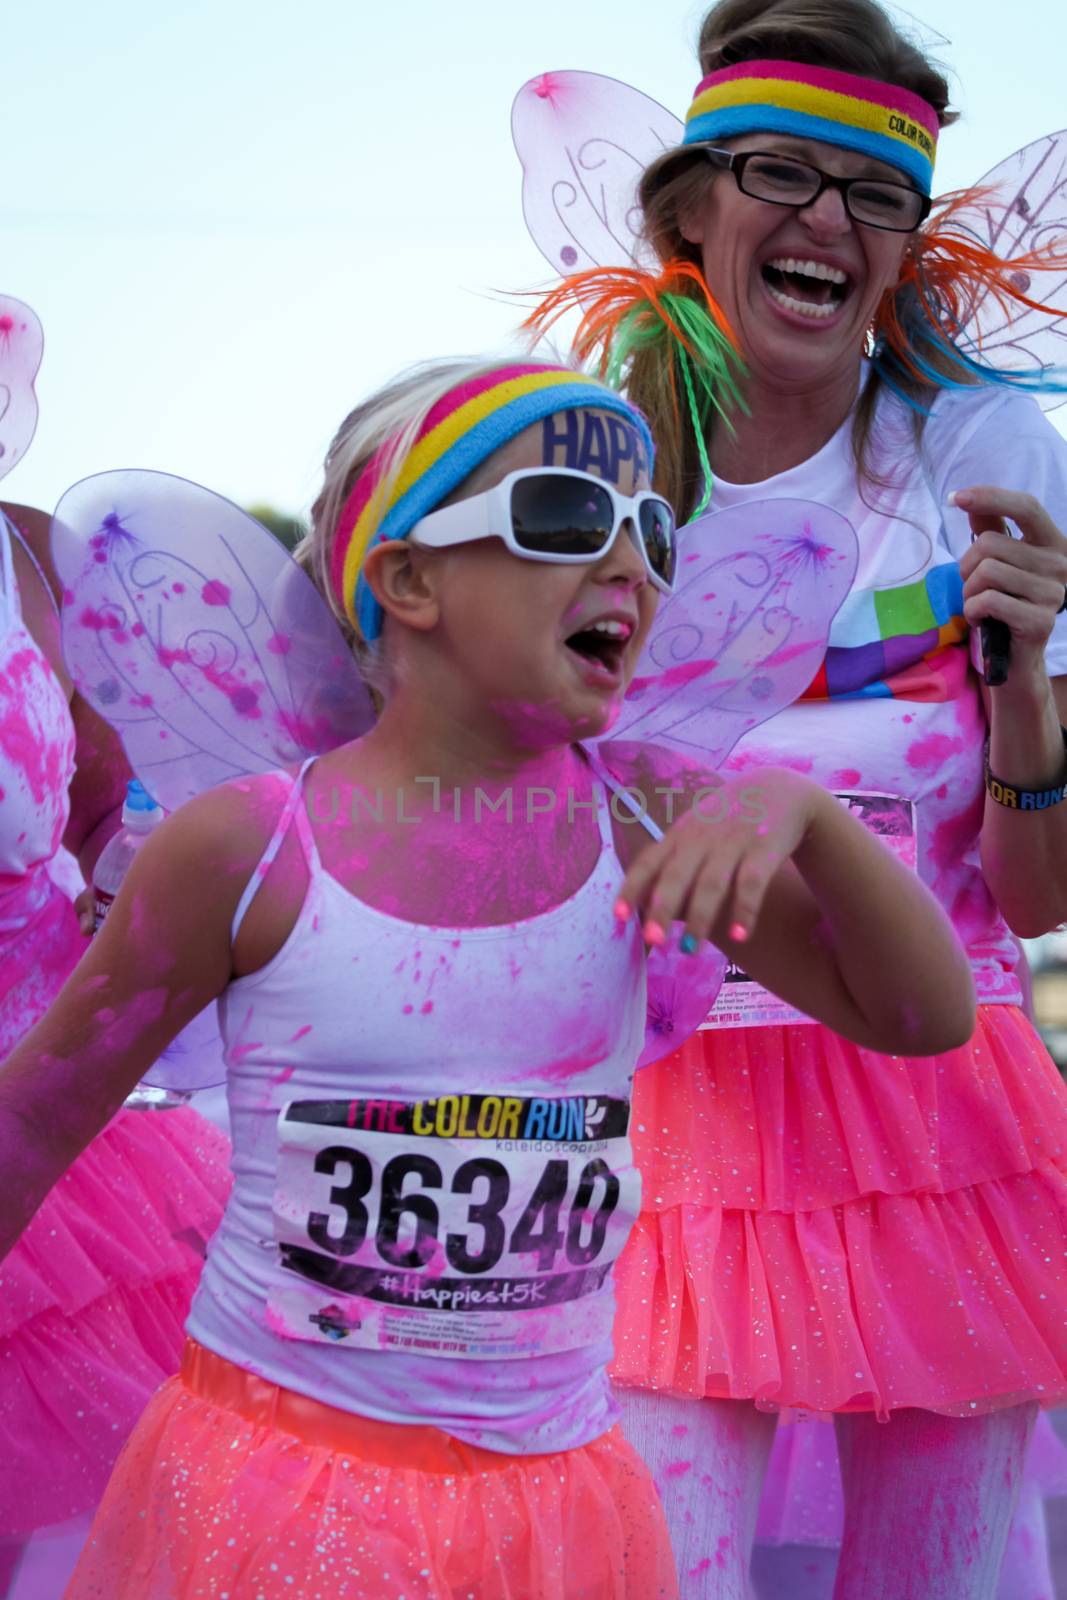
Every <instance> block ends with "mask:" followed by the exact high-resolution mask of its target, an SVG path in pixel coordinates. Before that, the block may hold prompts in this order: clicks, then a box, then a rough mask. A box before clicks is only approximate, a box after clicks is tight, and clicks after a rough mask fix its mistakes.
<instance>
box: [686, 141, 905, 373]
mask: <svg viewBox="0 0 1067 1600" xmlns="http://www.w3.org/2000/svg"><path fill="white" fill-rule="evenodd" d="M724 147H725V148H728V149H731V150H737V151H746V150H767V151H772V152H774V153H775V154H777V155H787V156H792V157H794V158H795V159H796V160H798V161H806V162H808V163H810V165H812V166H814V167H818V168H819V169H820V171H822V172H825V173H827V174H828V175H830V176H832V177H838V178H879V179H884V180H888V181H889V182H893V183H901V182H903V181H905V180H904V179H903V178H902V175H901V174H900V173H899V172H897V171H896V170H895V168H893V167H890V166H887V165H886V164H885V163H884V162H881V161H874V160H872V159H871V158H870V157H868V156H865V155H863V154H861V153H860V152H858V151H853V150H844V149H841V148H839V147H838V146H837V145H831V144H822V143H820V142H819V141H817V140H814V139H797V138H791V137H788V136H786V135H783V134H772V133H753V134H746V135H744V136H742V137H739V138H737V139H732V140H727V141H725V142H724ZM679 221H680V227H681V232H682V235H683V237H684V238H685V239H687V240H688V241H689V243H691V244H694V245H696V246H697V247H698V248H699V249H700V251H701V255H702V264H703V269H704V276H705V277H706V279H707V281H708V286H709V288H710V289H711V291H712V293H713V295H714V296H715V298H716V300H717V301H718V302H719V304H720V306H721V307H722V309H723V311H724V313H725V315H726V317H727V320H728V321H729V323H730V325H731V327H732V328H733V330H734V332H735V333H736V334H737V337H738V339H739V341H740V344H741V349H742V351H743V353H744V356H745V360H746V362H747V364H748V367H749V369H750V371H751V373H752V375H753V377H754V378H756V379H758V380H761V381H763V382H764V383H766V384H769V385H772V386H774V387H776V388H777V389H779V390H783V391H787V392H788V391H790V390H793V391H804V390H806V389H808V388H810V387H813V386H817V387H822V386H825V385H828V384H830V383H832V382H833V380H834V379H835V378H836V379H840V380H842V381H847V382H852V381H854V378H855V371H856V365H857V363H858V361H859V358H860V356H861V354H862V352H863V348H864V343H865V340H866V335H867V331H868V329H869V328H870V326H871V322H872V320H873V318H874V313H875V310H876V308H877V306H878V302H879V301H880V299H881V297H882V295H883V293H884V292H885V290H886V289H888V288H890V287H891V286H892V285H893V284H894V283H895V282H896V281H897V278H898V277H899V273H900V265H901V260H902V258H903V255H904V251H905V249H906V247H907V244H908V240H909V238H910V237H911V235H910V234H905V233H890V232H887V231H885V230H884V229H878V228H870V227H864V226H863V225H861V224H859V223H856V222H853V221H852V219H851V217H850V216H849V214H848V212H847V211H846V210H845V202H844V196H843V195H841V194H840V193H839V192H837V191H836V190H833V189H826V190H824V191H823V193H822V194H821V195H819V197H818V198H817V199H816V200H814V201H813V202H812V203H811V204H809V205H807V206H805V207H803V208H802V209H794V208H793V207H791V206H780V205H771V204H769V203H768V202H767V201H764V200H756V199H754V198H753V197H752V196H751V195H747V194H742V192H741V190H740V189H739V188H738V186H737V183H736V180H735V179H734V177H733V175H732V173H729V172H720V173H718V174H717V175H716V176H715V177H714V178H713V179H712V181H711V182H710V183H709V184H708V187H707V190H706V192H705V194H704V196H703V198H702V199H701V200H700V201H699V202H697V203H696V204H695V205H693V206H692V207H691V209H689V210H688V211H687V213H686V214H685V215H684V216H683V217H681V218H680V219H679Z"/></svg>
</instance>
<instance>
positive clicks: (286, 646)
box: [267, 633, 293, 656]
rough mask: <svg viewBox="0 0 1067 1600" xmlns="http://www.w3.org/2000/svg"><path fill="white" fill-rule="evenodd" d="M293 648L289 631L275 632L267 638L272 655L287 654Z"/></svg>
mask: <svg viewBox="0 0 1067 1600" xmlns="http://www.w3.org/2000/svg"><path fill="white" fill-rule="evenodd" d="M292 648H293V641H292V639H290V637H289V635H288V634H287V633H274V634H272V635H271V637H270V638H269V639H268V640H267V649H268V650H269V651H270V653H271V655H272V656H287V655H288V654H289V652H290V650H291V649H292Z"/></svg>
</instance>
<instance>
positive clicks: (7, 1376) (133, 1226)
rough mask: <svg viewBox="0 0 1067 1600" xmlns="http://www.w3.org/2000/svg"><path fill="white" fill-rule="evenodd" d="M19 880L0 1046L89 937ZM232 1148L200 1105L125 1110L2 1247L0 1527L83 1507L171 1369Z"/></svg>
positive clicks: (67, 907) (28, 1018)
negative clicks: (15, 1238) (14, 1240)
mask: <svg viewBox="0 0 1067 1600" xmlns="http://www.w3.org/2000/svg"><path fill="white" fill-rule="evenodd" d="M21 890H22V900H23V909H24V912H25V914H24V916H22V917H21V918H19V917H16V916H15V914H14V913H15V911H17V910H18V909H19V908H18V905H17V904H16V901H17V898H18V896H17V893H16V891H9V892H8V894H7V897H6V899H5V900H4V908H5V911H6V912H7V914H8V916H9V919H10V921H11V924H12V925H11V927H10V928H9V929H7V930H6V931H5V932H4V933H3V934H2V935H0V1060H2V1059H3V1058H4V1057H5V1056H6V1055H7V1054H8V1052H9V1051H10V1050H11V1049H12V1048H13V1047H14V1046H15V1044H17V1042H18V1041H19V1039H20V1038H22V1036H23V1035H24V1034H25V1033H26V1032H28V1030H29V1029H30V1028H31V1027H32V1026H33V1025H34V1023H35V1022H36V1021H37V1020H38V1018H39V1017H40V1016H41V1014H42V1013H43V1012H44V1011H45V1010H46V1009H47V1007H48V1006H49V1005H50V1004H51V1002H52V1001H53V999H54V998H55V996H56V995H57V994H58V993H59V990H60V989H61V988H62V986H63V984H64V983H65V981H66V979H67V977H68V976H69V974H70V973H71V971H72V970H73V969H74V967H75V966H76V965H77V963H78V961H79V960H80V958H81V956H82V954H83V953H84V951H85V948H86V941H85V938H84V937H83V935H82V934H81V933H80V932H79V930H78V921H77V917H76V916H75V914H74V909H73V907H72V905H71V903H70V901H69V900H68V899H67V898H66V896H65V895H64V894H63V893H62V891H61V890H60V889H59V888H57V887H56V886H55V885H54V884H50V885H48V886H47V888H46V889H45V891H44V893H43V894H42V893H41V892H40V891H41V884H40V882H39V881H36V882H35V881H32V880H28V881H27V882H26V883H25V884H24V885H22V886H21ZM229 1156H230V1146H229V1141H228V1140H227V1139H226V1137H225V1136H224V1135H223V1134H222V1133H220V1132H219V1130H218V1129H217V1128H215V1127H213V1126H212V1125H211V1123H209V1122H207V1121H205V1119H204V1118H203V1117H201V1116H200V1115H199V1114H198V1113H197V1112H195V1111H191V1110H188V1109H186V1108H180V1109H175V1110H169V1111H121V1112H120V1113H119V1115H118V1116H117V1117H115V1118H114V1119H113V1121H112V1122H111V1123H110V1124H109V1125H108V1127H107V1128H105V1129H104V1131H103V1132H102V1133H101V1134H99V1135H98V1136H97V1138H96V1139H94V1140H93V1142H92V1144H91V1145H89V1147H88V1148H87V1149H86V1150H85V1151H84V1152H83V1153H82V1154H81V1155H80V1156H79V1157H78V1159H77V1161H75V1163H74V1164H73V1166H72V1167H70V1169H69V1170H68V1171H67V1172H66V1173H64V1175H63V1177H62V1178H61V1179H60V1180H59V1182H58V1183H57V1184H56V1186H55V1188H54V1189H53V1190H52V1191H51V1193H50V1194H49V1195H48V1196H47V1198H46V1199H45V1201H44V1204H43V1205H42V1206H41V1208H40V1210H39V1211H38V1212H37V1214H36V1216H35V1217H34V1218H33V1220H32V1221H31V1223H30V1225H29V1227H28V1228H27V1229H26V1231H25V1233H24V1234H23V1235H22V1237H21V1239H20V1240H19V1242H18V1244H17V1245H15V1247H14V1249H13V1250H12V1251H11V1252H10V1254H9V1255H8V1256H7V1257H6V1259H5V1260H4V1261H3V1262H0V1540H3V1539H7V1540H21V1539H24V1538H26V1537H28V1536H29V1535H30V1534H32V1533H33V1532H34V1531H35V1530H36V1529H37V1528H41V1527H45V1526H47V1525H49V1524H51V1523H56V1522H63V1521H66V1520H67V1519H68V1518H70V1517H76V1516H80V1515H81V1514H83V1513H84V1512H86V1511H89V1510H91V1509H92V1508H93V1506H95V1505H96V1503H97V1501H98V1500H99V1498H100V1495H101V1493H102V1492H103V1489H104V1486H105V1484H106V1483H107V1480H108V1475H109V1473H110V1471H111V1468H112V1466H113V1465H114V1462H115V1457H116V1456H117V1455H118V1453H119V1450H120V1449H121V1448H122V1445H123V1443H124V1441H125V1439H126V1437H127V1435H128V1434H129V1432H130V1429H131V1428H132V1427H133V1425H134V1423H135V1422H136V1421H137V1418H138V1417H139V1416H140V1414H141V1412H142V1411H143V1410H144V1407H145V1405H146V1404H147V1402H148V1400H149V1398H150V1397H151V1395H152V1394H153V1393H154V1392H155V1390H156V1389H157V1388H158V1387H159V1385H160V1383H162V1381H163V1379H164V1378H168V1377H170V1375H171V1374H172V1373H174V1372H176V1371H177V1370H178V1363H179V1361H180V1360H181V1352H182V1345H183V1342H184V1337H185V1335H184V1324H185V1318H186V1315H187V1313H188V1310H189V1303H190V1301H191V1299H192V1296H193V1290H194V1289H195V1288H196V1284H197V1280H198V1279H199V1276H200V1271H201V1268H202V1266H203V1259H204V1251H205V1248H206V1243H207V1240H208V1239H209V1238H210V1237H211V1235H212V1234H213V1233H214V1231H215V1229H216V1228H217V1226H218V1224H219V1221H220V1219H221V1217H222V1208H223V1206H224V1205H225V1202H226V1196H227V1194H228V1192H229V1187H230V1171H229Z"/></svg>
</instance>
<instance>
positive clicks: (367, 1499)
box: [66, 1343, 677, 1600]
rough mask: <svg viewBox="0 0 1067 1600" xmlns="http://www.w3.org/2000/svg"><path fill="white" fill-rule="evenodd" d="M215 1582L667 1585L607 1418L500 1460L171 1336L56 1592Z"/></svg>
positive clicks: (648, 1517)
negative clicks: (165, 1373) (178, 1360)
mask: <svg viewBox="0 0 1067 1600" xmlns="http://www.w3.org/2000/svg"><path fill="white" fill-rule="evenodd" d="M341 1359H342V1360H343V1359H345V1358H344V1357H343V1356H342V1357H341ZM224 1594H229V1595H232V1596H233V1600H245V1597H246V1596H247V1597H249V1600H251V1597H252V1596H255V1597H256V1600H291V1597H292V1596H294V1595H296V1596H300V1597H302V1600H318V1597H320V1596H321V1597H322V1600H327V1597H328V1600H368V1597H369V1596H383V1597H385V1596H404V1597H405V1600H455V1597H456V1596H463V1597H464V1600H674V1597H676V1596H677V1585H676V1580H675V1575H674V1562H673V1558H672V1556H671V1552H670V1544H669V1541H668V1537H667V1531H666V1526H665V1524H664V1520H663V1514H662V1511H661V1510H660V1506H659V1502H658V1500H657V1498H656V1494H655V1490H654V1489H653V1487H652V1481H651V1478H650V1477H649V1475H648V1472H647V1469H646V1468H645V1467H644V1465H643V1463H642V1462H641V1461H640V1460H639V1459H638V1457H637V1456H636V1455H635V1453H634V1452H633V1450H632V1449H631V1448H630V1446H629V1445H628V1444H627V1443H626V1441H625V1440H624V1439H623V1437H622V1434H621V1432H620V1431H619V1430H618V1429H617V1428H615V1429H612V1430H611V1431H610V1432H609V1433H606V1434H603V1435H601V1437H600V1438H599V1439H595V1440H593V1441H592V1442H591V1443H590V1444H587V1445H584V1446H582V1447H581V1448H579V1449H575V1450H566V1451H562V1452H559V1453H557V1454H554V1455H541V1456H504V1455H500V1454H496V1453H494V1452H492V1451H489V1450H482V1449H478V1448H476V1447H472V1446H468V1445H464V1444H461V1443H459V1442H458V1441H457V1440H455V1439H452V1438H450V1437H449V1436H448V1435H447V1434H444V1433H442V1432H440V1431H439V1430H438V1429H436V1428H432V1427H428V1426H420V1425H413V1426H411V1427H404V1426H398V1425H396V1424H393V1423H383V1422H376V1421H371V1420H369V1419H367V1418H363V1417H357V1416H353V1415H351V1414H349V1413H346V1412H343V1411H340V1410H337V1409H336V1408H334V1407H332V1406H327V1405H323V1404H321V1403H320V1402H318V1401H315V1400H309V1399H307V1398H306V1397H305V1396H303V1395H298V1394H295V1393H293V1392H292V1391H290V1390H285V1389H280V1388H278V1387H277V1386H276V1385H274V1384H272V1383H268V1382H266V1381H265V1380H264V1379H262V1378H258V1377H256V1376H254V1375H253V1374H252V1373H250V1372H246V1371H244V1370H243V1369H242V1368H240V1367H237V1366H234V1365H233V1364H232V1363H230V1362H228V1361H224V1360H223V1359H222V1358H221V1357H219V1356H217V1355H215V1354H213V1353H212V1352H209V1351H207V1350H204V1349H203V1348H202V1347H201V1346H199V1345H196V1344H193V1343H190V1344H189V1346H188V1347H187V1350H186V1356H185V1360H184V1361H183V1364H182V1371H181V1375H180V1376H179V1377H178V1378H174V1379H172V1380H171V1381H170V1382H168V1383H166V1384H165V1385H164V1386H163V1388H162V1389H161V1390H160V1391H159V1393H158V1394H157V1395H156V1396H155V1398H154V1399H153V1400H152V1401H151V1403H150V1404H149V1406H148V1409H147V1411H146V1412H145V1415H144V1417H143V1418H142V1420H141V1422H140V1424H139V1425H138V1427H137V1428H136V1429H135V1431H134V1433H133V1435H132V1436H131V1438H130V1440H129V1441H128V1443H127V1445H126V1447H125V1449H124V1451H123V1453H122V1455H121V1456H120V1458H119V1461H118V1464H117V1466H116V1468H115V1473H114V1476H113V1478H112V1480H111V1483H110V1485H109V1486H108V1490H107V1493H106V1495H105V1497H104V1500H103V1503H102V1504H101V1507H100V1510H99V1512H98V1513H97V1517H96V1520H95V1522H94V1524H93V1529H92V1532H91V1534H90V1536H89V1540H88V1542H87V1544H86V1546H85V1549H84V1551H83V1553H82V1556H81V1560H80V1561H79V1563H78V1567H77V1569H76V1570H75V1573H74V1576H73V1578H72V1579H71V1581H70V1584H69V1585H68V1588H67V1591H66V1600H105V1597H106V1600H114V1597H115V1596H117V1595H121V1596H122V1597H123V1600H207V1597H209V1596H213V1597H217V1596H220V1595H224Z"/></svg>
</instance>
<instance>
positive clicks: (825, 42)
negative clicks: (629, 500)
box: [626, 0, 955, 520]
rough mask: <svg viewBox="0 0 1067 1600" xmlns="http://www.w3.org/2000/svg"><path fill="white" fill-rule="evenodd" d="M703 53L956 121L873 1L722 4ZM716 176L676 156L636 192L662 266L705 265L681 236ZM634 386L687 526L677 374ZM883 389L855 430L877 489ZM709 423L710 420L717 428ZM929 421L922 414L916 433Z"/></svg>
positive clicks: (654, 360) (935, 80) (644, 378)
mask: <svg viewBox="0 0 1067 1600" xmlns="http://www.w3.org/2000/svg"><path fill="white" fill-rule="evenodd" d="M699 53H700V70H701V76H703V77H706V76H707V74H708V73H710V72H715V71H717V70H719V69H720V68H722V67H730V66H735V65H737V64H738V63H739V62H744V61H756V60H776V61H783V60H784V61H796V62H800V63H802V64H805V65H810V66H820V67H829V68H832V69H834V70H836V71H839V72H850V73H853V74H855V75H856V76H857V77H866V78H874V79H877V80H878V81H880V82H882V83H891V84H893V85H895V86H896V87H897V88H900V89H907V90H909V91H910V92H911V93H912V94H916V95H919V96H920V97H921V98H922V99H923V100H925V101H926V102H927V103H928V104H929V105H931V106H932V107H933V109H934V111H935V112H936V113H937V119H938V123H939V124H940V126H941V127H946V126H947V125H948V124H949V123H950V122H953V121H954V120H955V113H953V112H951V111H950V110H949V109H948V101H949V89H948V83H947V82H946V80H945V77H944V75H943V74H942V72H941V71H940V70H939V69H938V68H937V67H936V66H934V65H933V64H932V63H931V62H930V61H928V60H927V58H926V57H925V56H924V55H923V53H922V52H921V51H920V50H919V49H918V48H917V46H915V45H914V44H912V43H910V42H909V40H907V39H906V38H905V37H904V36H903V34H901V33H900V32H899V30H898V29H897V27H896V26H895V24H894V23H893V22H892V20H891V19H890V17H889V16H888V15H887V13H886V12H885V11H883V10H882V7H881V6H880V5H877V4H876V3H875V0H719V4H718V5H716V6H713V7H712V9H711V10H710V11H709V12H708V14H707V15H706V16H705V18H704V21H703V24H702V26H701V29H700V43H699ZM712 176H713V175H712V174H711V173H710V172H709V169H708V167H707V164H706V163H705V162H704V161H702V160H701V157H700V155H699V152H698V151H695V150H694V151H693V153H692V155H689V154H688V153H687V152H684V151H682V152H679V151H671V152H668V153H667V154H666V155H664V156H661V157H659V158H658V159H657V160H656V161H654V162H653V163H652V165H651V166H650V167H649V168H648V169H647V170H646V172H645V173H644V175H643V177H642V179H641V183H640V185H639V188H638V196H639V199H640V203H641V209H642V212H643V218H644V233H645V237H646V238H647V239H648V241H649V243H650V244H651V245H652V247H653V249H654V250H655V252H656V254H657V255H658V256H659V258H660V260H661V261H663V262H667V261H677V260H683V261H689V262H692V263H694V264H695V265H697V266H699V265H700V264H701V263H700V253H699V250H698V248H697V247H696V246H695V245H692V244H690V243H689V242H688V241H687V240H686V239H684V238H683V237H682V234H681V230H680V227H679V218H680V217H681V216H683V215H684V214H685V212H686V211H687V210H690V209H691V208H692V207H693V205H694V204H695V203H697V202H698V201H699V199H700V197H701V195H702V194H703V193H704V191H705V189H706V187H707V185H708V183H709V182H710V181H712ZM626 387H627V392H628V394H629V397H630V399H631V400H633V401H634V403H635V404H636V405H638V406H639V407H640V408H641V410H642V411H644V413H645V415H646V416H647V417H648V419H649V422H650V424H651V426H652V431H653V434H654V436H655V438H656V445H657V473H656V483H657V487H658V488H659V489H660V491H661V492H662V493H663V494H665V495H666V496H667V498H668V499H669V500H671V501H672V503H673V504H674V506H675V508H676V510H677V512H678V516H679V520H683V519H684V518H685V517H687V516H689V515H690V514H691V512H692V510H693V507H694V504H695V502H696V500H697V499H698V497H699V494H700V490H701V486H702V476H703V475H702V471H701V466H700V460H699V453H698V449H697V442H696V439H695V438H694V436H693V433H692V430H691V429H690V428H682V429H681V430H679V429H678V427H677V426H676V424H675V422H674V415H675V413H674V410H673V402H672V397H671V390H670V374H669V373H668V372H667V371H666V370H665V368H664V362H663V358H662V355H661V353H660V352H659V351H658V350H653V351H648V352H642V353H640V354H638V355H636V356H635V357H634V360H633V363H632V365H631V368H630V371H629V374H628V381H627V385H626ZM881 387H882V380H881V379H880V378H879V376H878V373H877V372H876V371H873V370H872V372H871V374H870V380H869V381H868V383H867V384H866V385H865V387H864V390H863V393H862V395H861V397H860V401H859V404H858V406H857V409H856V414H855V419H854V424H853V448H854V450H855V454H856V460H857V463H858V466H859V469H860V476H861V479H863V478H864V477H866V478H867V479H868V481H870V482H874V483H879V482H881V481H882V480H880V479H879V478H878V477H877V476H876V475H875V474H873V473H872V472H871V471H870V469H869V466H868V463H867V456H868V444H869V439H870V433H871V427H872V424H873V420H874V411H875V405H876V403H877V399H878V394H879V391H880V389H881ZM932 392H933V391H932V389H930V388H929V387H928V386H925V385H923V384H921V383H920V382H918V381H916V382H915V383H914V387H913V397H914V398H915V399H916V400H918V401H919V403H920V405H922V403H923V396H924V393H925V394H926V395H927V396H929V395H931V394H932ZM711 421H712V419H711V416H710V415H709V417H708V419H707V422H708V426H709V427H710V426H711ZM922 421H923V417H922V414H921V412H920V411H917V412H916V413H915V424H916V429H917V431H918V430H919V429H920V428H921V426H922Z"/></svg>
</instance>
